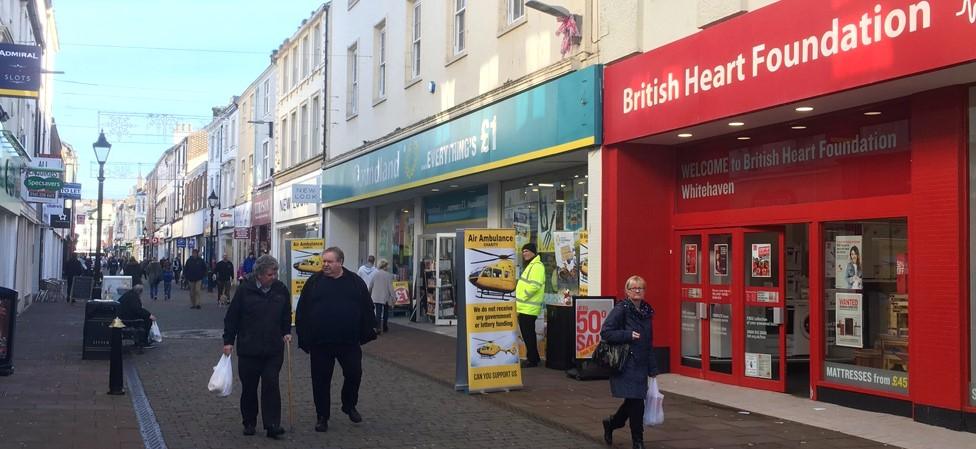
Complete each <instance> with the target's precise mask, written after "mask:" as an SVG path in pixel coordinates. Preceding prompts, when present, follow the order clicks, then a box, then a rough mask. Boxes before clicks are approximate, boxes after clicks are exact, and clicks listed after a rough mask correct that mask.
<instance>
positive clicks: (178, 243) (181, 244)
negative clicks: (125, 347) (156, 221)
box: [176, 237, 186, 248]
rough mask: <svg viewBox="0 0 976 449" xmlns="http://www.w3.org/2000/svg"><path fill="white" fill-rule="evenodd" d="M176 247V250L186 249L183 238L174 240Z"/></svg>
mask: <svg viewBox="0 0 976 449" xmlns="http://www.w3.org/2000/svg"><path fill="white" fill-rule="evenodd" d="M176 247H177V248H186V239H185V238H183V237H179V238H177V239H176Z"/></svg>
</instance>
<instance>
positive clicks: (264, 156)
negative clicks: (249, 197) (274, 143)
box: [258, 140, 271, 183]
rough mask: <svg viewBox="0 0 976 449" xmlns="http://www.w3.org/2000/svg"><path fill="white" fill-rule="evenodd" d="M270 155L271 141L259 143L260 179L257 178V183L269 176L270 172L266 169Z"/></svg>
mask: <svg viewBox="0 0 976 449" xmlns="http://www.w3.org/2000/svg"><path fill="white" fill-rule="evenodd" d="M270 157H271V142H268V141H267V140H265V141H264V142H262V143H261V179H259V180H258V182H259V183H261V182H264V181H265V180H266V179H268V178H270V177H271V173H270V172H269V171H268V167H270V165H269V162H270Z"/></svg>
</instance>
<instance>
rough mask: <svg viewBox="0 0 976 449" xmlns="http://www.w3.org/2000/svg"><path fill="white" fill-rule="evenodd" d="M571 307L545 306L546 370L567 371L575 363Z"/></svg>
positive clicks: (574, 335) (574, 332) (573, 324)
mask: <svg viewBox="0 0 976 449" xmlns="http://www.w3.org/2000/svg"><path fill="white" fill-rule="evenodd" d="M575 337H576V322H575V320H574V319H573V306H560V305H555V304H546V368H552V369H558V370H568V369H570V368H572V367H573V363H574V362H575V361H576V360H575V358H576V344H575Z"/></svg>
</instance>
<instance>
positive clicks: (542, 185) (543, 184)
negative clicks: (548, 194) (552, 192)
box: [539, 182, 552, 187]
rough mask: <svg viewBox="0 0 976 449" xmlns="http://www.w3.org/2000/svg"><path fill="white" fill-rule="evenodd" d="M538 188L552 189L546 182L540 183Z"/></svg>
mask: <svg viewBox="0 0 976 449" xmlns="http://www.w3.org/2000/svg"><path fill="white" fill-rule="evenodd" d="M539 187H552V184H550V183H548V182H540V183H539Z"/></svg>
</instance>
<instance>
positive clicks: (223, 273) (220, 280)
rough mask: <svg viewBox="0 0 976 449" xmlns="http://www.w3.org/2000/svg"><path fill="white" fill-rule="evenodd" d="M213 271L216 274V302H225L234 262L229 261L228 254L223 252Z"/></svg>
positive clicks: (228, 295)
mask: <svg viewBox="0 0 976 449" xmlns="http://www.w3.org/2000/svg"><path fill="white" fill-rule="evenodd" d="M214 271H215V272H216V275H217V304H226V303H227V301H228V298H230V281H231V279H233V278H234V262H231V261H230V255H229V254H226V253H225V254H224V258H223V259H221V261H220V262H217V266H216V267H215V268H214Z"/></svg>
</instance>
